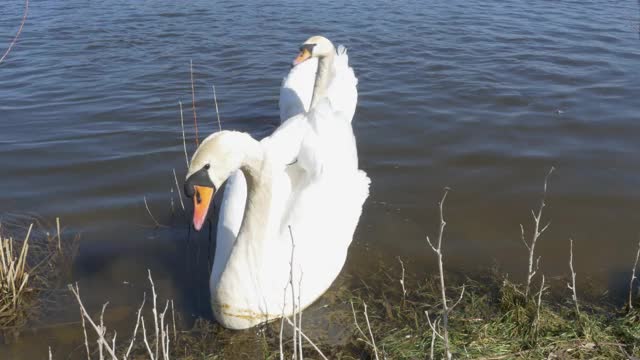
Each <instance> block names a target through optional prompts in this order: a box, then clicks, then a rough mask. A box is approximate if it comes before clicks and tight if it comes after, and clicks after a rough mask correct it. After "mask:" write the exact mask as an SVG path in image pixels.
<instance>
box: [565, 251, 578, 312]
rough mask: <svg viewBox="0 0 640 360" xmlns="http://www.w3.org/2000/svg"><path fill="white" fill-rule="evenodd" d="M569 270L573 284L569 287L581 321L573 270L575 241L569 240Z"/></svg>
mask: <svg viewBox="0 0 640 360" xmlns="http://www.w3.org/2000/svg"><path fill="white" fill-rule="evenodd" d="M569 244H570V245H569V246H570V247H569V269H571V284H568V283H567V287H568V288H569V290H571V292H572V295H571V297H572V299H573V303H574V304H575V306H576V316H578V319H580V308H579V307H578V295H577V294H576V272H575V271H574V270H573V239H571V238H569Z"/></svg>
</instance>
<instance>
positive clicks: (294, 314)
mask: <svg viewBox="0 0 640 360" xmlns="http://www.w3.org/2000/svg"><path fill="white" fill-rule="evenodd" d="M289 236H290V237H291V263H290V264H289V265H290V268H289V271H290V273H289V281H290V282H291V301H292V307H293V308H292V310H291V311H292V313H291V317H293V324H294V327H293V358H294V359H297V358H298V357H297V355H296V349H297V348H298V346H297V345H298V337H297V334H296V328H297V327H296V326H295V323H296V292H295V288H294V286H293V254H294V253H295V248H296V245H295V242H294V241H293V232H292V231H291V225H289Z"/></svg>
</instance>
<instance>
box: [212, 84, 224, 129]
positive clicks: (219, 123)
mask: <svg viewBox="0 0 640 360" xmlns="http://www.w3.org/2000/svg"><path fill="white" fill-rule="evenodd" d="M211 87H213V102H214V103H215V104H216V117H217V118H218V130H219V131H222V123H221V122H220V112H218V98H217V97H216V86H215V85H211Z"/></svg>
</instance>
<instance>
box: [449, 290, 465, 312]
mask: <svg viewBox="0 0 640 360" xmlns="http://www.w3.org/2000/svg"><path fill="white" fill-rule="evenodd" d="M464 289H465V284H462V291H461V292H460V297H458V300H457V301H456V302H455V303H454V304H453V305H451V307H450V308H449V312H451V311H453V309H454V308H455V307H456V306H458V304H460V301H462V297H463V296H464Z"/></svg>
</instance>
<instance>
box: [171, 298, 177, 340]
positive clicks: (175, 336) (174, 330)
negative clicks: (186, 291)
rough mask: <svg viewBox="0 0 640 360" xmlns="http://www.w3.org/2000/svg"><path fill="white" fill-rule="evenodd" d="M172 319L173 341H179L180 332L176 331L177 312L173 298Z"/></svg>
mask: <svg viewBox="0 0 640 360" xmlns="http://www.w3.org/2000/svg"><path fill="white" fill-rule="evenodd" d="M171 320H172V322H173V342H176V341H178V332H177V331H176V313H175V311H174V310H173V300H171Z"/></svg>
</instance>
